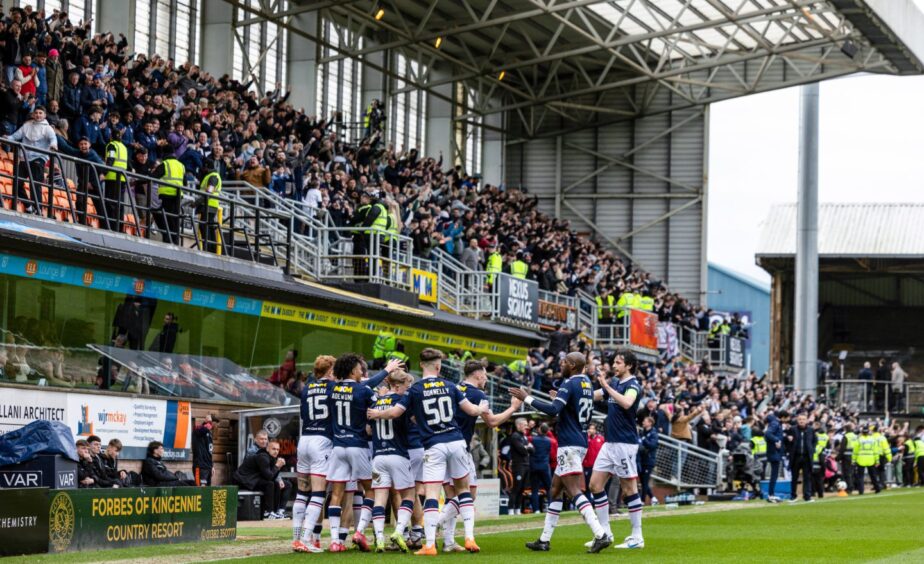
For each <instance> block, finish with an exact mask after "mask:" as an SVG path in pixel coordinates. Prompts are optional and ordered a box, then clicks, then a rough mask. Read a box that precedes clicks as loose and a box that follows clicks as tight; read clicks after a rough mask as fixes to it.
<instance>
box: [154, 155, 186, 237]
mask: <svg viewBox="0 0 924 564" xmlns="http://www.w3.org/2000/svg"><path fill="white" fill-rule="evenodd" d="M159 148H160V151H161V156H162V157H163V161H162V162H161V163H160V164H159V165H158V166H157V168H155V169H154V173H153V174H154V178H159V179H160V182H158V183H157V196H158V197H159V198H160V210H158V212H157V213H155V214H154V219H155V221H156V223H157V227H158V228H159V229H160V230H161V233H162V234H163V237H164V242H167V243H171V244H174V245H176V244H179V242H180V202H181V201H182V193H181V192H182V189H183V186H184V185H185V183H186V167H185V166H183V163H181V162H180V161H178V160H176V158H174V156H173V151H172V149H170V146H169V145H167V144H163V145H160V147H159Z"/></svg>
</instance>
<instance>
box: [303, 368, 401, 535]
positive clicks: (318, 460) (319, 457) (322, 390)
mask: <svg viewBox="0 0 924 564" xmlns="http://www.w3.org/2000/svg"><path fill="white" fill-rule="evenodd" d="M337 360H338V359H336V358H334V357H332V356H325V355H322V356H319V357H318V358H317V359H315V374H316V376H317V378H318V381H317V382H314V383H312V384H309V385H307V386H305V387H304V388H303V389H302V395H301V426H302V436H301V437H300V438H299V442H298V465H297V467H296V470H297V471H298V497H297V498H296V501H295V505H294V506H293V509H294V511H293V515H292V520H293V524H292V527H293V529H294V531H295V532H297V533H298V535H299V536H298V538H297V539H296V540H295V541H293V542H292V549H293V550H295V551H296V552H323V550H322V549H321V546H320V545H321V543H320V536H318V535H317V533H316V531H315V528H316V526H317V525H318V524H319V523H320V522H321V515H322V513H323V511H324V498H325V496H326V495H327V482H328V475H329V472H330V470H331V464H332V462H331V454H332V451H333V447H334V443H333V441H332V438H333V432H334V431H333V422H334V419H335V418H334V417H331V413H332V408H331V405H330V403H331V401H330V396H331V394H332V393H333V390H334V388H335V385H336V381H335V376H334V374H335V369H336V366H337V365H336V362H337ZM360 361H361V362H360V368H361V370H362V374H365V363H364V362H362V359H361V358H360ZM401 366H402V364H401V361H399V360H391V361H389V362H388V364H387V365H386V366H385V369H384V370H381V371H380V372H378V373H377V374H375V375H374V376H373V377H372V378H370V379H368V380H366V381H364V382H363V384H364V387H369V386H374V385H377V384H378V383H380V382H381V381H382V380H384V379H385V377H386V376H387V375H388V374H389V373H391V372H394V371H396V370H398V369H399V368H401ZM363 415H365V413H363ZM364 448H368V445H365V447H364ZM341 487H345V484H341ZM308 492H310V494H309V493H308ZM341 496H342V494H341ZM300 498H301V499H300ZM332 499H336V500H337V501H338V502H339V499H340V498H332ZM299 501H301V504H300V503H299ZM306 502H307V503H306ZM299 505H301V506H302V515H299V511H298V508H299ZM335 505H336V504H335ZM370 518H371V512H370ZM335 523H336V526H335ZM334 544H339V545H340V547H341V548H339V549H334V551H337V550H341V549H342V547H343V543H342V539H341V538H340V522H339V519H338V520H336V521H334V520H331V546H333V545H334Z"/></svg>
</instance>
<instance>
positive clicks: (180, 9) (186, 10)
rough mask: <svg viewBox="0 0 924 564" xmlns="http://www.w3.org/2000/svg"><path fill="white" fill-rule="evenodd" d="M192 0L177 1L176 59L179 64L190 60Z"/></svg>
mask: <svg viewBox="0 0 924 564" xmlns="http://www.w3.org/2000/svg"><path fill="white" fill-rule="evenodd" d="M191 10H192V7H191V6H190V0H177V2H176V46H175V49H176V54H175V55H174V58H175V59H176V64H177V66H179V65H182V64H183V63H185V62H187V61H189V33H190V28H189V26H190V24H191V21H192V19H191V15H192V14H191Z"/></svg>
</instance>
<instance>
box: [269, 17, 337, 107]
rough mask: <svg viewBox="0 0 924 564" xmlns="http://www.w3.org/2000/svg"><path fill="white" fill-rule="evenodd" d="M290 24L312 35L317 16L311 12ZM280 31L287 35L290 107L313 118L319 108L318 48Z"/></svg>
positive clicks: (316, 24) (303, 39) (310, 42)
mask: <svg viewBox="0 0 924 564" xmlns="http://www.w3.org/2000/svg"><path fill="white" fill-rule="evenodd" d="M291 23H292V26H293V27H294V28H295V29H301V30H304V31H307V32H309V33H311V34H312V35H314V34H316V33H317V31H318V13H317V12H315V11H311V12H304V13H301V14H296V15H295V16H293V17H292V22H291ZM280 31H281V32H282V33H288V34H289V54H288V57H289V59H288V60H287V61H286V65H288V73H287V76H288V77H289V86H291V87H292V95H291V96H290V98H289V103H290V104H292V107H294V108H304V109H305V113H306V114H308V115H314V113H315V108H316V107H317V105H318V100H317V98H318V84H317V81H318V73H317V59H318V46H317V44H316V43H315V42H314V41H312V40H310V39H307V38H305V37H302V36H301V35H298V34H296V33H289V31H288V30H280ZM324 117H327V116H324Z"/></svg>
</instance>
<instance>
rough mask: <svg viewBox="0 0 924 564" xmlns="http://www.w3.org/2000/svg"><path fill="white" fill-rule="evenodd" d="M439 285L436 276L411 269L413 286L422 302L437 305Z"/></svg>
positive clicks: (417, 269)
mask: <svg viewBox="0 0 924 564" xmlns="http://www.w3.org/2000/svg"><path fill="white" fill-rule="evenodd" d="M437 283H438V282H437V278H436V274H434V273H432V272H430V271H428V270H420V269H419V268H412V269H411V285H412V287H413V288H414V293H415V294H417V297H418V298H420V301H422V302H430V303H432V304H435V303H436V300H437V298H436V291H437Z"/></svg>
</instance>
